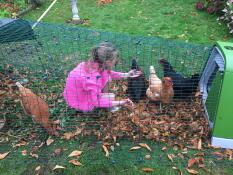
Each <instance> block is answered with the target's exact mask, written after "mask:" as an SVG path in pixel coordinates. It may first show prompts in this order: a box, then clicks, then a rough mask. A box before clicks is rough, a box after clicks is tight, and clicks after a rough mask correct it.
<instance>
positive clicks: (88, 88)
mask: <svg viewBox="0 0 233 175" xmlns="http://www.w3.org/2000/svg"><path fill="white" fill-rule="evenodd" d="M120 78H121V72H115V71H108V70H104V71H103V72H101V73H99V72H98V71H93V72H87V71H86V64H85V62H82V63H80V64H79V65H78V66H77V67H76V68H74V69H73V70H72V71H71V72H70V73H69V76H68V78H67V79H66V85H65V89H64V92H63V95H64V98H65V101H66V103H67V104H68V105H69V106H70V107H71V108H74V109H77V110H82V111H91V110H93V109H94V108H96V107H102V108H109V107H112V101H111V100H109V99H107V98H101V93H102V89H103V88H104V87H105V85H106V84H107V82H108V81H111V80H112V79H120Z"/></svg>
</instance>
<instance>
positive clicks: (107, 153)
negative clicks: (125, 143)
mask: <svg viewBox="0 0 233 175" xmlns="http://www.w3.org/2000/svg"><path fill="white" fill-rule="evenodd" d="M102 148H103V150H104V152H105V156H106V157H108V156H109V151H108V148H107V146H105V145H102Z"/></svg>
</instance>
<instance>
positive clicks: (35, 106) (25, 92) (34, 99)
mask: <svg viewBox="0 0 233 175" xmlns="http://www.w3.org/2000/svg"><path fill="white" fill-rule="evenodd" d="M16 85H17V86H18V88H19V93H20V97H21V105H22V107H23V110H24V112H25V114H27V115H31V116H32V119H33V121H34V122H35V123H39V124H41V125H42V126H43V127H44V128H45V129H46V131H47V132H48V134H49V135H58V132H57V131H56V126H55V125H54V124H52V123H51V121H49V107H48V105H47V103H46V102H45V101H44V100H43V99H41V98H40V97H38V96H37V95H35V94H34V93H33V92H32V91H31V90H30V89H27V88H25V87H23V86H22V85H21V84H20V83H19V82H17V83H16Z"/></svg>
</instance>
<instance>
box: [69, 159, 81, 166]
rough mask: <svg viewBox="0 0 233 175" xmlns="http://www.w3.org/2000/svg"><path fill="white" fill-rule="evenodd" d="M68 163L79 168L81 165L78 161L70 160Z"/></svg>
mask: <svg viewBox="0 0 233 175" xmlns="http://www.w3.org/2000/svg"><path fill="white" fill-rule="evenodd" d="M69 163H72V164H73V165H75V166H81V165H82V164H81V163H80V162H79V161H77V160H75V159H72V160H70V161H69Z"/></svg>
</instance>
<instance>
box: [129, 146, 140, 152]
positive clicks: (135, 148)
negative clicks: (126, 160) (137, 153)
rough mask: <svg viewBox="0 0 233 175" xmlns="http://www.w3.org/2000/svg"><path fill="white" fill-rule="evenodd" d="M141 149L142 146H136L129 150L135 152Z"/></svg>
mask: <svg viewBox="0 0 233 175" xmlns="http://www.w3.org/2000/svg"><path fill="white" fill-rule="evenodd" d="M140 148H141V147H140V146H134V147H132V148H130V149H129V150H130V151H133V150H137V149H140Z"/></svg>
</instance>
